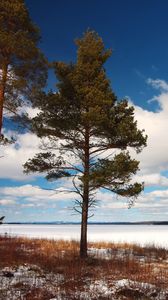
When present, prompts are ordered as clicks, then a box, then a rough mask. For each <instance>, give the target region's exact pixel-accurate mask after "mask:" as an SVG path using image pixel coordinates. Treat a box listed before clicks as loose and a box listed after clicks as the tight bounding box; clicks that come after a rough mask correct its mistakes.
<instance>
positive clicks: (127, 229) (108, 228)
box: [0, 224, 168, 248]
mask: <svg viewBox="0 0 168 300" xmlns="http://www.w3.org/2000/svg"><path fill="white" fill-rule="evenodd" d="M6 233H7V234H9V235H11V236H25V237H32V238H47V239H56V240H58V239H64V240H71V239H73V240H79V238H80V225H36V224H25V225H23V224H18V225H16V224H14V225H13V224H2V225H0V234H6ZM88 240H89V241H95V242H96V241H105V242H128V243H137V244H141V245H149V244H155V245H156V246H162V247H165V248H168V225H89V226H88Z"/></svg>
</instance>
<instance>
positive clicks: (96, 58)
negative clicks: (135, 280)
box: [24, 31, 146, 258]
mask: <svg viewBox="0 0 168 300" xmlns="http://www.w3.org/2000/svg"><path fill="white" fill-rule="evenodd" d="M76 44H77V46H78V51H77V61H76V63H74V64H72V63H71V64H66V63H63V62H55V63H54V68H55V73H56V76H57V79H58V84H57V89H58V90H57V92H56V93H52V92H50V93H48V94H44V93H43V94H42V95H41V97H40V99H39V101H38V100H37V105H38V106H39V108H40V110H41V112H40V113H39V115H38V116H37V117H36V118H35V119H34V131H35V132H36V133H37V135H38V136H39V137H41V138H44V137H47V138H48V142H47V143H46V144H45V150H46V151H44V152H41V153H38V154H37V155H36V156H35V157H34V158H32V159H30V160H29V161H28V162H27V163H26V164H25V165H24V168H25V172H26V173H29V172H40V173H41V172H44V173H47V176H46V177H47V179H49V180H50V179H52V180H53V179H58V178H64V177H70V178H72V182H73V187H74V192H75V193H77V195H78V196H79V197H78V198H77V199H76V206H75V207H74V209H75V210H76V211H78V212H80V213H81V218H82V219H81V240H80V256H81V258H85V257H86V256H87V222H88V217H89V209H90V208H91V207H92V206H93V205H94V204H95V192H96V191H97V190H98V189H100V188H102V189H106V190H108V191H111V192H113V193H116V194H117V195H121V196H124V197H129V198H130V199H133V198H134V197H137V196H138V195H139V193H140V192H141V191H142V189H143V184H142V183H131V179H132V177H133V175H134V174H135V173H136V172H137V170H138V165H139V162H138V161H136V160H135V159H131V157H130V154H129V151H128V149H129V148H134V149H135V150H136V151H137V152H140V151H141V150H142V148H143V147H144V146H146V136H145V135H144V133H143V131H141V130H138V128H137V122H136V121H135V120H134V108H133V107H132V106H129V105H128V103H127V101H126V100H123V101H117V98H116V96H115V95H114V93H113V92H112V90H111V87H110V82H109V80H108V79H107V77H106V73H105V69H104V63H105V62H106V60H107V59H108V58H109V57H110V55H111V51H109V50H105V48H104V44H103V41H102V39H101V38H100V37H99V36H98V34H97V33H95V32H92V31H87V32H86V33H85V34H84V36H83V37H82V38H81V39H78V40H76ZM60 141H61V142H60ZM127 148H128V149H127ZM55 149H57V151H58V150H59V155H56V153H54V151H55ZM114 149H118V151H117V153H116V154H114V155H112V154H113V152H114ZM68 154H70V156H68ZM72 158H73V159H72ZM73 161H76V163H73Z"/></svg>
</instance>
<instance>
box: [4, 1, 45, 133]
mask: <svg viewBox="0 0 168 300" xmlns="http://www.w3.org/2000/svg"><path fill="white" fill-rule="evenodd" d="M39 41H40V35H39V29H38V28H37V27H36V26H35V25H34V24H33V23H32V21H31V19H30V16H29V13H28V10H27V8H26V6H25V4H24V1H23V0H1V1H0V135H1V132H2V123H3V110H4V109H5V110H7V111H9V112H10V113H13V114H15V113H16V111H17V108H18V107H19V106H21V105H25V102H26V101H27V102H29V101H33V96H34V94H35V93H36V92H37V90H39V89H41V88H42V87H44V85H45V82H46V77H47V62H46V59H45V58H44V56H43V54H42V53H41V51H40V50H39V48H38V47H37V45H38V42H39Z"/></svg>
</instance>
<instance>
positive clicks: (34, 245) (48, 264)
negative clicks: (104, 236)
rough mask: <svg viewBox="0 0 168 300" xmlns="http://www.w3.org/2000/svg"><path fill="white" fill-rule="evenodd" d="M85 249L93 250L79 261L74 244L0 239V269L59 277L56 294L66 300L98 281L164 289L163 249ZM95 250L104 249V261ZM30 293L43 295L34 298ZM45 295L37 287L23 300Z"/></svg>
mask: <svg viewBox="0 0 168 300" xmlns="http://www.w3.org/2000/svg"><path fill="white" fill-rule="evenodd" d="M89 249H97V250H96V251H94V252H92V251H89V253H90V255H89V257H88V259H86V260H85V261H83V260H81V259H80V258H79V244H78V243H77V242H76V241H63V240H60V241H53V240H44V239H43V240H42V239H26V238H12V237H4V236H3V237H2V236H1V237H0V258H1V259H0V269H2V268H4V267H8V266H10V267H11V266H19V265H25V264H28V265H29V264H30V265H36V266H38V267H40V268H41V269H42V270H43V271H44V272H45V273H46V274H47V273H48V272H50V273H51V272H52V273H53V274H61V275H63V277H64V281H63V282H61V283H60V284H59V290H60V289H62V290H64V291H65V292H66V294H67V295H69V299H71V298H70V295H71V294H72V291H73V292H74V291H76V290H80V291H81V292H82V291H83V290H84V286H85V285H86V283H87V284H89V283H91V282H93V281H94V282H95V281H96V280H102V279H103V280H106V281H107V282H109V284H110V282H113V281H114V280H120V279H123V278H127V279H129V280H133V281H138V282H148V283H151V284H154V285H155V286H156V287H157V288H168V268H167V267H168V251H167V250H165V249H162V248H156V247H154V246H148V247H140V246H137V245H130V244H113V243H89ZM98 249H108V250H106V253H107V256H106V257H104V256H103V255H102V254H101V253H102V252H101V251H100V250H98ZM31 293H32V295H33V293H36V294H40V293H41V294H40V295H42V294H44V295H43V296H39V298H38V296H37V297H35V296H32V295H31ZM46 294H47V292H44V291H43V292H42V291H40V290H39V289H38V287H37V288H34V289H33V290H32V291H31V292H30V291H29V293H27V298H25V299H47V298H45V297H47V296H45V295H46ZM31 297H33V298H31ZM40 297H41V298H40ZM48 299H49V297H48ZM65 299H66V298H65ZM67 299H68V298H67ZM72 299H73V298H72ZM106 299H107V298H106ZM126 299H129V298H126ZM130 299H134V298H130ZM135 299H136V298H135Z"/></svg>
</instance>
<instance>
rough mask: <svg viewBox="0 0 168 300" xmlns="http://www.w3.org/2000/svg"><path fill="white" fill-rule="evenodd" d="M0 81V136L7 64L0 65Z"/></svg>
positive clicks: (0, 132)
mask: <svg viewBox="0 0 168 300" xmlns="http://www.w3.org/2000/svg"><path fill="white" fill-rule="evenodd" d="M1 72H2V73H1V81H0V136H1V134H2V123H3V106H4V98H5V87H6V81H7V72H8V64H3V65H2V70H1Z"/></svg>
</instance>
